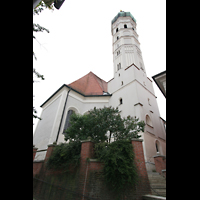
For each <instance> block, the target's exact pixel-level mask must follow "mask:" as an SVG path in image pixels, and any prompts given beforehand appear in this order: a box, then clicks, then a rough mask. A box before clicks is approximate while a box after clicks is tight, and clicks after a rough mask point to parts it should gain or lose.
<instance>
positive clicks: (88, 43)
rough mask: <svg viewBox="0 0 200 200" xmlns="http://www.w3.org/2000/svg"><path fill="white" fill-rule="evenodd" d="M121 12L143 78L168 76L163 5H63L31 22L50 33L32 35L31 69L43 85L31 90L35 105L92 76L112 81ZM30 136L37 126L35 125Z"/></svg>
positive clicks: (141, 1)
mask: <svg viewBox="0 0 200 200" xmlns="http://www.w3.org/2000/svg"><path fill="white" fill-rule="evenodd" d="M120 10H123V11H125V12H131V14H132V15H133V16H134V18H135V19H136V23H137V33H138V35H139V42H140V48H141V51H142V56H143V61H144V65H145V69H146V73H147V76H148V77H149V78H150V79H151V80H153V79H152V76H154V75H156V74H158V73H160V72H162V71H164V70H166V1H165V0H123V1H122V0H101V1H97V0H84V1H83V0H65V2H64V3H63V5H62V7H61V8H60V9H59V10H57V9H56V8H54V11H51V10H48V9H46V10H44V11H42V13H40V15H34V16H33V22H34V23H38V24H40V25H41V26H44V27H45V28H47V29H49V31H50V33H46V32H43V33H35V34H34V35H35V36H36V39H37V40H33V51H34V52H35V54H36V57H37V61H35V59H33V67H34V68H36V70H37V71H38V72H39V73H41V74H42V75H44V78H45V80H39V82H37V83H34V84H33V94H34V96H35V97H34V98H33V105H34V106H35V107H36V109H37V111H38V116H40V114H41V111H42V109H41V108H40V105H41V104H42V103H43V102H44V101H46V100H47V99H48V98H49V97H50V96H51V95H52V94H53V93H54V92H55V91H56V90H57V89H58V88H59V87H61V86H62V85H63V84H69V83H71V82H73V81H75V80H77V79H79V78H81V77H82V76H84V75H86V74H88V73H89V72H90V71H92V72H93V73H94V74H96V75H97V76H99V77H100V78H102V79H103V80H105V81H109V80H110V79H112V78H113V54H112V35H111V20H112V19H113V18H114V17H115V16H116V15H117V13H118V12H120ZM153 87H154V91H155V95H156V96H157V102H158V107H159V110H160V116H161V117H162V118H163V119H166V99H165V97H164V96H163V94H162V93H161V92H160V90H159V89H158V87H157V85H156V84H155V83H154V81H153ZM33 123H34V126H33V131H34V130H35V127H36V125H37V123H38V120H35V119H34V120H33Z"/></svg>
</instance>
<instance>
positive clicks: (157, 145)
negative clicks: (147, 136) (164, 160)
mask: <svg viewBox="0 0 200 200" xmlns="http://www.w3.org/2000/svg"><path fill="white" fill-rule="evenodd" d="M155 146H156V152H157V154H161V153H162V150H161V146H160V142H159V141H158V140H156V142H155Z"/></svg>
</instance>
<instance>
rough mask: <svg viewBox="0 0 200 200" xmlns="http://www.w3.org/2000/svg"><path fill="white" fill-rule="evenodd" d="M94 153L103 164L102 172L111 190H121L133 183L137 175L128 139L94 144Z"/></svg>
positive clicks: (131, 147)
mask: <svg viewBox="0 0 200 200" xmlns="http://www.w3.org/2000/svg"><path fill="white" fill-rule="evenodd" d="M95 155H96V157H97V158H98V159H99V160H100V161H102V162H103V163H104V164H105V165H104V169H103V174H104V177H105V180H106V182H107V184H108V186H109V187H110V189H111V190H114V191H118V192H120V191H121V192H122V191H123V190H124V189H125V188H127V187H129V186H131V187H132V186H134V185H135V183H136V182H137V180H138V176H137V169H136V166H135V164H134V152H133V146H132V144H131V142H130V140H118V141H115V142H113V143H111V144H108V143H99V144H96V145H95Z"/></svg>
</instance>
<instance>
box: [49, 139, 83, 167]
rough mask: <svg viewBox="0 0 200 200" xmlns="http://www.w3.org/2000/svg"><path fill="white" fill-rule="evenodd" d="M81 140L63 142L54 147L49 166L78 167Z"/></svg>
mask: <svg viewBox="0 0 200 200" xmlns="http://www.w3.org/2000/svg"><path fill="white" fill-rule="evenodd" d="M80 152H81V142H79V141H76V142H70V143H61V144H59V145H57V146H55V147H54V150H53V153H52V154H51V156H50V157H49V159H48V161H47V168H49V169H52V168H53V169H61V168H66V170H68V168H69V165H70V166H73V167H76V166H77V165H78V164H79V160H80Z"/></svg>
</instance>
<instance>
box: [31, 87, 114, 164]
mask: <svg viewBox="0 0 200 200" xmlns="http://www.w3.org/2000/svg"><path fill="white" fill-rule="evenodd" d="M68 90H69V89H68V88H67V87H63V88H62V89H61V90H60V91H58V92H57V93H56V94H55V95H54V96H53V97H52V98H51V99H49V100H48V101H47V102H46V103H45V104H44V105H43V106H42V108H43V110H42V113H41V116H40V117H41V118H42V120H40V121H38V124H37V127H36V130H35V132H34V135H33V144H34V145H35V146H37V148H38V150H43V149H47V145H48V144H53V142H55V141H56V137H57V134H58V130H59V126H60V121H61V116H62V112H63V108H64V104H65V100H66V97H67V93H68ZM109 99H110V96H100V97H84V96H82V95H81V94H78V93H77V92H75V91H73V90H71V91H70V92H69V96H68V100H67V103H66V107H65V111H64V115H63V119H62V123H61V126H60V131H59V136H58V141H57V142H58V143H61V142H65V140H64V135H63V129H64V125H65V121H66V117H67V112H68V110H74V111H75V112H76V113H79V114H84V113H87V112H88V111H89V110H91V109H93V108H94V107H96V108H103V107H104V106H108V105H109ZM45 155H46V151H43V152H37V153H36V156H35V160H43V159H44V157H45Z"/></svg>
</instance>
